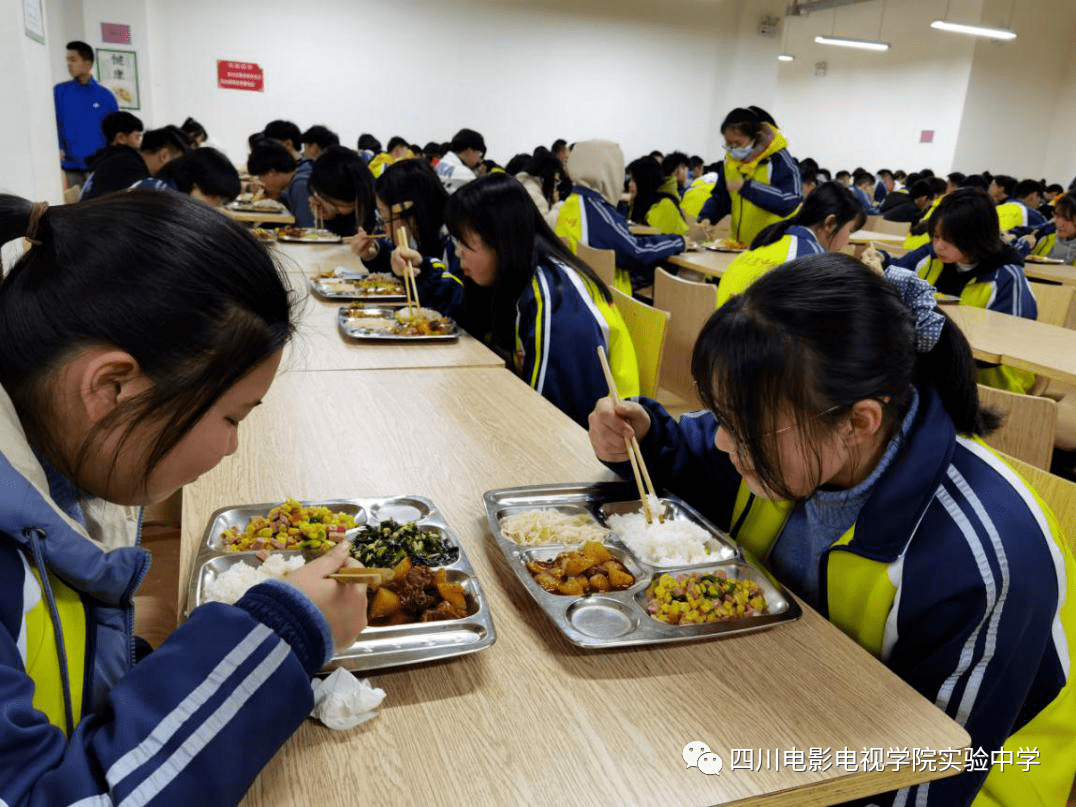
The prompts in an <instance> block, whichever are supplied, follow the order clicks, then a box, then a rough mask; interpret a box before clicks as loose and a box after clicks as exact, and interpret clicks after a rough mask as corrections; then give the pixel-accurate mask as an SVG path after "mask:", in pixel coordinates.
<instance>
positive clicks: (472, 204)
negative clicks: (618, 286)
mask: <svg viewBox="0 0 1076 807" xmlns="http://www.w3.org/2000/svg"><path fill="white" fill-rule="evenodd" d="M445 222H446V224H447V226H448V231H449V232H450V233H451V234H452V236H453V237H454V238H456V239H458V240H460V241H463V242H464V243H466V242H467V239H468V237H470V236H471V235H477V236H478V237H479V238H481V239H482V241H483V242H485V244H486V245H488V246H489V247H490V248H492V249H493V251H494V252H495V253H496V255H497V275H496V279H495V280H494V283H493V288H492V294H491V297H490V300H491V303H490V304H491V307H492V311H491V315H492V329H493V339H494V343H495V344H496V345H497V346H498V347H500V348H501V349H503V350H509V351H510V350H512V349H513V348H514V343H515V321H516V302H517V301H518V300H519V298H520V296H521V295H522V294H523V290H524V289H525V288H526V287H527V284H528V283H530V282H531V278H532V277H534V270H535V267H536V266H537V265H538V264H539V263H545V262H547V261H550V260H555V261H559V262H560V263H563V264H567V265H568V266H569V267H571V268H572V269H574V270H575V271H576V272H578V273H579V274H581V275H583V276H584V277H585V278H587V280H589V281H590V282H592V283H593V284H594V285H595V286H597V288H598V290H599V292H600V293H601V295H602V297H603V298H604V299H605V300H606V301H612V294H611V293H610V292H609V289H608V288H607V287H606V285H605V284H604V283H603V282H602V280H601V278H599V277H598V276H597V275H596V274H595V273H594V270H593V269H591V268H590V267H589V266H587V265H586V263H584V262H583V261H581V260H580V259H579V258H577V257H576V256H575V255H573V254H572V253H571V251H570V250H569V249H568V248H567V247H566V246H564V243H563V242H562V241H561V240H560V239H559V238H558V237H557V236H556V235H555V234H554V232H553V231H552V230H551V229H550V228H549V225H548V224H547V223H546V221H545V219H544V218H543V217H542V214H541V213H540V212H538V208H537V207H535V206H534V201H533V200H532V199H531V197H530V194H528V193H527V190H526V189H525V188H524V187H523V186H522V185H521V184H520V183H519V181H518V180H516V179H515V178H514V177H511V176H508V175H507V174H499V173H498V174H490V175H488V176H484V177H479V178H478V179H476V180H475V181H473V182H469V183H467V184H466V185H464V186H463V187H462V188H460V189H459V190H457V191H456V192H455V193H454V194H452V196H450V197H449V199H448V206H447V207H446V208H445Z"/></svg>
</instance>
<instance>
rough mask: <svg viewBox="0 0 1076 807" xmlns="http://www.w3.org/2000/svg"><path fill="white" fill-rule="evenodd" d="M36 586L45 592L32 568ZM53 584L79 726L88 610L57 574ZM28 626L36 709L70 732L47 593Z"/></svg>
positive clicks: (28, 659) (28, 654) (51, 579)
mask: <svg viewBox="0 0 1076 807" xmlns="http://www.w3.org/2000/svg"><path fill="white" fill-rule="evenodd" d="M29 568H30V571H31V572H32V573H33V576H34V583H35V584H36V585H37V586H38V588H39V589H41V576H40V574H39V573H38V570H37V569H36V568H35V567H33V566H31V567H29ZM49 584H50V585H51V586H52V594H53V597H54V598H55V600H56V610H57V613H58V614H59V616H60V625H61V626H62V630H63V638H64V651H65V655H66V656H67V674H68V679H69V683H70V687H71V712H72V719H73V721H74V723H75V725H78V722H79V718H80V717H81V715H82V697H83V695H82V686H83V682H84V681H85V679H86V650H87V643H86V607H85V605H83V603H82V598H81V597H80V596H79V595H78V593H77V592H76V591H75V590H74V589H72V588H71V587H70V586H68V585H67V584H66V583H64V582H63V581H62V580H60V578H58V577H57V576H56V575H54V574H51V573H50V574H49ZM24 619H25V625H26V674H27V675H28V676H30V678H31V679H32V680H33V682H34V699H33V704H34V708H35V709H37V710H39V711H41V712H44V713H45V715H46V716H47V717H48V719H49V722H50V723H51V724H52V725H54V726H56V727H57V728H58V729H60V731H62V732H64V734H66V733H67V718H66V716H65V713H64V696H63V678H62V676H61V674H60V662H59V658H60V657H59V654H58V652H57V648H56V633H55V631H54V630H53V625H52V617H51V616H50V615H49V606H48V602H47V600H46V599H45V593H44V590H43V589H42V590H41V599H40V600H39V601H38V603H37V605H35V606H34V607H33V608H31V609H30V610H29V611H28V612H27V613H26V614H25V616H24Z"/></svg>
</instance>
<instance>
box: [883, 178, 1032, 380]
mask: <svg viewBox="0 0 1076 807" xmlns="http://www.w3.org/2000/svg"><path fill="white" fill-rule="evenodd" d="M929 225H930V229H929V235H930V238H931V243H929V244H926V245H924V246H922V247H919V248H918V249H916V250H913V251H912V252H909V253H908V254H907V255H902V256H901V257H900V258H897V259H895V260H892V261H890V265H893V266H900V267H904V268H905V269H911V270H912V271H914V272H916V273H917V274H918V275H919V276H920V277H921V278H923V279H924V280H926V281H928V282H929V283H932V284H933V285H934V287H935V288H936V289H937V290H938V291H939V292H941V293H943V294H952V295H956V296H958V297H960V303H961V305H973V306H976V307H978V308H989V309H990V310H991V311H1000V312H1001V313H1003V314H1011V315H1012V316H1014V317H1025V318H1027V319H1035V318H1036V317H1037V316H1038V306H1037V305H1036V303H1035V295H1034V294H1033V293H1032V291H1031V285H1030V284H1029V283H1028V281H1027V277H1026V276H1025V275H1024V260H1023V258H1021V257H1020V255H1019V254H1018V253H1017V252H1016V251H1015V250H1014V249H1013V248H1012V247H1010V246H1008V245H1007V244H1005V242H1003V241H1002V240H1001V230H1000V229H999V225H998V216H997V212H996V208H995V207H994V204H993V203H992V202H991V201H990V197H988V196H987V195H986V194H985V193H983V192H982V191H980V190H977V189H975V188H958V189H957V190H955V191H953V192H952V193H950V194H947V195H946V196H945V197H944V198H943V199H942V200H941V202H940V203H939V204H938V207H937V208H936V209H935V211H934V213H933V215H932V216H931V217H930V222H929ZM979 381H980V382H981V383H983V384H986V385H987V386H991V387H997V388H999V389H1005V390H1010V391H1012V392H1028V391H1029V390H1031V389H1032V387H1033V386H1034V385H1035V374H1034V373H1030V372H1027V371H1025V370H1019V369H1017V368H1015V367H1007V366H1005V365H999V366H995V367H989V368H984V369H982V370H980V372H979Z"/></svg>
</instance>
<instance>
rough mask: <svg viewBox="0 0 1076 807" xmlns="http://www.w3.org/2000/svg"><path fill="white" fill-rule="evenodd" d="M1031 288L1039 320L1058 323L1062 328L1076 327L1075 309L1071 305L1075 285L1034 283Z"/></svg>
mask: <svg viewBox="0 0 1076 807" xmlns="http://www.w3.org/2000/svg"><path fill="white" fill-rule="evenodd" d="M1031 290H1032V291H1033V292H1034V293H1035V302H1036V303H1038V307H1039V316H1038V321H1039V322H1045V323H1046V324H1047V325H1060V326H1061V327H1062V328H1076V310H1074V309H1073V305H1072V303H1073V299H1074V297H1076V286H1054V285H1052V284H1048V283H1035V284H1034V285H1033V286H1032V287H1031Z"/></svg>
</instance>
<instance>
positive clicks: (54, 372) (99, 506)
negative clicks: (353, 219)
mask: <svg viewBox="0 0 1076 807" xmlns="http://www.w3.org/2000/svg"><path fill="white" fill-rule="evenodd" d="M22 236H25V237H26V238H28V239H29V240H30V242H31V243H32V244H33V246H32V247H31V248H30V250H29V251H28V252H27V253H26V254H25V255H24V256H23V257H22V258H20V259H19V260H18V261H17V262H16V263H15V264H14V266H12V267H10V271H9V272H8V273H7V275H6V277H4V279H3V282H2V284H0V387H2V389H0V452H2V455H3V463H2V464H0V479H2V484H0V490H2V491H3V493H2V495H0V521H2V524H0V570H2V574H3V576H4V585H3V587H2V589H0V591H2V593H0V617H2V618H0V625H2V627H0V699H2V702H3V704H4V708H3V711H2V713H0V749H2V753H3V756H4V760H5V762H4V766H3V771H4V775H3V776H2V777H0V801H2V802H3V803H4V804H35V805H37V804H41V805H46V804H48V805H52V804H75V803H79V804H85V805H89V804H113V803H116V804H119V803H137V804H146V803H150V802H152V803H153V804H164V805H191V804H235V803H237V802H238V801H239V800H240V798H242V796H243V794H244V792H245V791H246V789H247V787H248V786H249V785H250V783H251V781H252V780H253V779H254V777H255V776H256V775H257V773H258V771H259V770H260V769H261V768H262V766H264V765H265V763H266V762H268V761H269V759H270V757H272V756H273V754H274V753H275V752H276V750H277V749H278V748H279V747H280V746H281V744H283V743H284V741H285V740H287V739H288V737H289V736H290V735H291V734H292V732H294V731H295V729H296V728H298V726H299V724H300V723H302V721H303V720H304V719H305V718H306V716H307V715H308V714H309V713H310V710H311V708H312V706H313V696H312V693H311V688H310V677H311V676H312V675H313V674H314V673H316V672H317V671H318V670H319V669H321V668H322V666H323V665H324V664H325V663H326V661H327V660H328V659H329V657H330V656H331V655H332V652H333V644H334V642H335V643H336V644H339V645H345V644H348V643H350V642H351V641H353V640H354V638H355V636H356V635H357V634H358V632H359V631H360V630H361V629H362V627H363V626H364V623H365V613H366V602H365V594H364V590H363V589H362V588H360V587H358V586H354V585H341V584H338V583H336V582H334V581H333V580H329V579H326V575H327V574H329V573H331V572H334V571H335V570H336V569H338V568H339V567H340V566H341V565H342V564H343V563H344V562H345V559H346V554H345V552H344V551H341V550H334V551H333V552H332V553H330V554H329V555H328V556H324V557H322V558H320V559H318V560H315V561H312V562H311V563H309V564H307V565H306V566H305V567H303V568H302V569H300V570H299V571H297V572H296V573H295V574H293V575H291V576H290V577H289V580H290V584H285V583H282V582H279V581H273V582H269V583H262V584H260V585H258V586H256V587H254V588H252V589H251V590H250V591H249V592H247V594H246V595H245V596H244V597H243V598H242V599H241V600H239V602H238V603H237V604H236V605H234V606H231V605H223V604H219V603H213V604H208V605H203V606H201V607H200V608H197V609H196V610H195V611H194V612H193V613H192V614H191V617H190V619H189V620H188V621H187V622H186V623H185V624H183V625H182V626H181V627H179V628H178V629H176V631H175V632H174V633H172V635H171V636H170V637H169V638H168V639H167V640H166V641H165V642H163V643H162V645H161V646H160V647H159V648H158V649H157V650H154V651H152V652H150V653H149V654H148V655H145V656H144V657H141V658H140V659H136V657H135V651H136V642H135V637H134V636H133V633H132V627H131V626H132V622H133V614H132V601H133V597H134V594H135V593H136V592H137V590H138V588H139V585H140V584H141V582H142V579H143V577H144V576H145V574H146V570H147V568H148V566H149V554H148V552H147V551H146V550H145V549H143V548H142V547H140V546H138V538H139V537H138V532H139V526H140V511H139V506H140V505H143V504H148V503H152V502H157V501H161V500H163V499H164V498H166V497H167V496H169V495H170V494H171V493H173V492H174V491H175V490H177V489H178V488H179V487H180V486H182V485H184V484H186V483H188V482H191V481H193V480H194V479H196V478H197V477H198V476H200V475H201V474H203V473H205V472H206V471H208V470H210V469H211V468H213V467H214V466H215V465H216V464H217V463H218V462H219V461H220V460H221V459H222V458H223V457H224V456H226V455H228V454H232V453H234V452H235V451H236V449H237V447H238V428H239V423H240V421H242V420H243V419H244V418H245V417H246V415H247V414H248V413H249V412H250V411H251V410H252V409H253V408H254V407H255V406H257V405H258V404H259V403H260V402H261V400H262V399H263V398H264V397H265V395H266V393H267V391H268V389H269V386H270V384H271V382H272V380H273V375H274V373H275V372H276V369H277V366H278V365H279V363H280V357H281V350H282V348H283V346H284V344H285V343H286V342H287V341H288V339H289V338H290V336H291V333H292V331H293V327H294V326H293V322H292V319H291V312H290V304H289V299H288V292H287V290H286V287H285V284H284V282H283V281H282V279H281V276H280V274H279V273H278V270H277V268H276V266H275V265H274V263H273V261H272V259H271V258H270V256H269V254H268V253H267V252H266V250H265V249H264V248H263V247H262V246H261V245H260V244H259V243H258V242H256V241H255V240H254V238H253V237H251V235H250V234H249V232H247V231H245V230H244V229H243V228H242V227H241V226H239V225H238V224H236V223H235V222H232V221H231V220H229V219H228V218H226V217H225V216H222V215H220V214H219V213H217V212H216V211H214V210H211V209H210V208H209V207H207V206H205V205H203V204H200V203H198V202H196V201H192V200H191V199H190V198H188V197H185V196H180V195H178V194H173V193H159V192H152V191H132V192H130V193H123V194H113V195H111V196H109V197H106V198H102V199H100V200H94V201H91V202H82V203H79V204H78V205H70V206H65V207H59V208H51V209H46V205H44V204H43V203H40V204H36V205H31V204H30V203H29V202H27V201H25V200H23V199H19V198H17V197H13V196H0V241H2V242H5V243H6V242H7V241H10V240H11V239H14V238H18V237H22ZM341 549H342V550H343V549H346V547H344V544H343V543H342V544H341ZM136 660H137V662H138V663H137V664H136V663H135V662H136ZM282 692H286V693H287V697H281V693H282Z"/></svg>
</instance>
